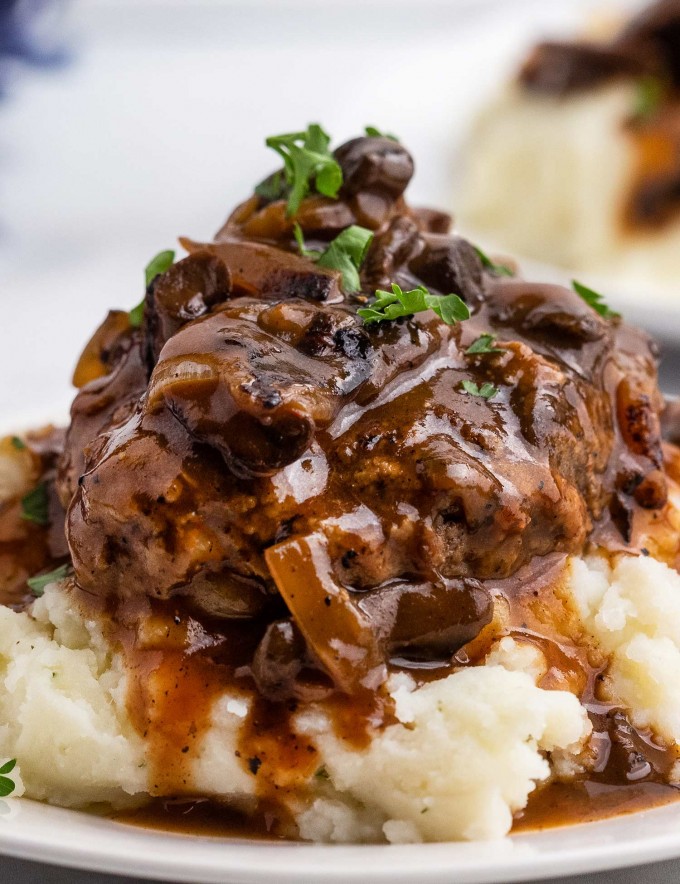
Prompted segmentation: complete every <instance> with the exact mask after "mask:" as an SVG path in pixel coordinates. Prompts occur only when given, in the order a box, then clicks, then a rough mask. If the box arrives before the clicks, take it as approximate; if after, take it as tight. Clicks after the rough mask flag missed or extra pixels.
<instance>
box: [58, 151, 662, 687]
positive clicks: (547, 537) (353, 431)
mask: <svg viewBox="0 0 680 884" xmlns="http://www.w3.org/2000/svg"><path fill="white" fill-rule="evenodd" d="M387 141H388V139H384V138H363V139H355V140H354V141H353V142H350V143H349V145H346V146H345V147H343V148H340V149H339V150H338V151H337V152H336V157H337V160H338V161H339V163H340V166H341V167H342V170H343V173H344V184H343V188H342V189H341V190H340V193H339V195H338V199H332V198H329V197H321V196H318V195H315V196H308V197H307V198H306V199H304V200H303V201H302V203H301V205H300V208H299V210H298V212H297V215H296V220H297V222H298V223H299V225H300V230H301V231H302V233H303V234H304V236H305V239H306V244H305V247H304V248H303V250H302V252H303V253H302V254H300V253H299V251H300V250H299V244H296V239H295V238H294V236H293V219H291V218H289V217H288V215H287V214H286V204H285V201H284V199H272V198H271V197H270V196H267V195H265V196H262V195H260V196H257V195H256V196H254V197H252V198H251V199H250V200H248V201H247V202H246V203H244V204H243V205H242V206H241V207H239V209H237V210H236V212H235V213H234V214H233V215H232V218H231V219H230V221H229V222H228V223H227V225H225V227H224V228H223V229H222V230H221V231H220V233H219V234H218V238H217V240H216V242H215V243H212V244H203V245H200V246H199V245H197V244H194V243H190V242H186V243H185V244H186V245H187V247H188V249H189V251H190V255H189V257H187V258H185V259H184V260H182V261H180V262H179V263H178V264H176V265H174V266H173V267H172V268H170V270H168V271H167V272H166V273H165V274H163V275H160V276H158V277H157V278H156V279H155V280H154V281H152V283H151V285H150V286H149V289H148V291H147V296H146V306H145V313H144V319H143V321H142V323H141V326H140V327H139V328H133V327H132V326H125V324H124V323H123V326H122V328H121V324H120V323H119V322H118V323H117V324H116V323H113V324H114V325H115V333H114V334H113V341H111V340H110V339H111V337H112V335H108V336H107V335H105V334H102V333H99V337H98V338H95V343H94V344H93V345H91V347H90V350H89V357H90V362H91V363H92V364H94V365H95V367H96V370H95V371H94V372H93V379H92V380H89V382H88V383H86V384H85V386H83V388H82V389H81V391H80V393H79V395H78V397H77V398H76V400H75V403H74V407H73V415H72V416H73V421H72V425H71V429H70V431H69V436H68V439H67V444H66V450H65V453H64V456H63V459H62V470H61V494H62V498H63V499H64V500H67V501H70V508H69V513H68V540H69V544H70V547H71V552H72V555H73V563H74V567H75V572H76V579H77V581H78V583H79V584H80V585H81V586H82V587H83V588H84V589H86V590H88V591H90V592H93V593H98V594H105V595H107V596H109V597H112V598H118V599H120V598H123V599H125V598H129V597H130V596H132V595H137V594H143V595H148V596H150V597H152V598H157V599H169V598H171V597H174V596H185V597H189V598H190V599H191V600H192V603H193V604H195V606H196V607H197V608H198V609H199V610H200V611H202V612H204V613H207V614H209V615H213V616H217V617H223V618H225V617H226V618H235V617H237V618H257V619H258V620H259V621H261V623H262V631H263V636H264V638H263V644H262V645H261V646H260V650H259V651H258V654H257V655H256V661H255V667H254V669H255V672H256V673H257V672H260V673H266V676H265V675H261V679H260V683H261V686H263V690H265V692H266V691H267V690H269V689H270V688H271V684H276V683H277V676H276V673H278V674H279V676H280V680H281V682H282V683H283V682H284V681H286V680H290V679H289V678H288V676H289V674H290V672H291V671H295V672H297V671H298V669H299V668H300V666H299V665H298V667H297V669H296V667H295V665H294V664H293V662H291V661H293V660H294V659H297V660H298V662H299V660H300V659H301V654H303V653H304V655H308V656H309V660H310V661H311V664H310V665H316V666H320V667H321V668H322V669H323V670H324V671H325V672H326V673H327V674H329V675H331V676H332V678H333V680H334V681H335V684H336V685H337V686H339V687H341V688H343V689H346V690H353V689H355V688H356V687H357V685H363V686H364V687H372V686H375V685H377V684H378V683H380V681H381V680H382V679H383V678H384V675H385V661H386V659H388V658H389V657H390V655H394V654H399V655H400V656H401V657H407V658H409V657H410V658H413V659H421V658H428V659H432V658H439V657H447V656H448V657H450V655H451V654H452V653H454V652H455V651H456V650H457V649H458V648H460V647H461V646H462V645H463V644H465V643H466V642H468V641H470V640H471V639H473V638H474V637H475V636H476V635H477V634H478V633H479V631H480V630H481V629H482V627H483V626H484V625H485V624H486V623H488V622H489V620H490V619H491V616H492V601H491V594H490V590H489V589H488V587H487V585H486V584H485V581H487V582H488V581H489V580H498V579H500V578H506V577H508V576H510V575H512V574H514V573H515V572H516V571H517V570H518V569H519V568H520V567H522V566H523V565H526V564H527V563H529V562H530V561H532V560H533V559H535V558H536V557H539V556H546V555H548V554H550V553H554V552H564V553H567V552H573V553H576V552H580V551H582V550H583V549H584V548H585V547H586V545H587V543H588V542H589V541H590V540H591V539H592V538H594V537H597V538H598V539H602V538H606V539H607V541H608V542H611V543H614V544H615V545H618V546H626V545H628V546H632V545H634V542H635V537H634V531H633V528H634V521H635V514H636V512H638V511H639V510H640V508H641V507H642V508H648V509H654V508H661V507H662V506H663V505H664V503H665V500H666V487H665V479H664V477H663V474H662V472H661V471H660V469H661V466H662V456H661V447H660V438H659V421H658V413H659V410H660V406H661V401H660V395H659V393H658V390H657V387H656V360H655V353H654V351H653V349H652V347H651V345H650V342H649V341H648V339H647V338H646V337H645V336H644V335H643V334H642V333H639V332H636V331H633V330H632V329H629V328H627V327H626V326H625V325H624V324H623V323H622V322H621V320H620V319H619V318H617V317H615V316H611V315H607V314H606V312H605V311H602V310H599V311H598V310H596V309H593V307H591V306H589V304H588V303H586V301H584V300H583V299H582V298H581V297H579V295H578V294H577V293H575V292H573V291H571V290H568V289H565V288H562V287H559V286H541V285H536V284H533V283H527V282H524V281H522V280H520V279H517V278H509V277H508V275H507V274H508V272H509V271H507V269H506V268H498V267H496V266H495V265H493V264H492V263H491V262H490V261H489V260H488V259H487V258H486V257H485V256H483V255H480V253H478V252H477V251H476V250H475V249H474V247H472V246H471V245H470V244H469V243H468V242H466V241H465V240H463V239H461V238H460V237H458V236H454V235H448V234H444V233H442V230H443V228H444V227H445V226H446V222H445V218H444V216H442V215H441V214H440V213H435V212H427V211H423V210H412V209H410V208H409V207H407V206H406V204H405V203H404V201H403V197H402V191H403V189H404V187H405V186H406V183H407V180H408V178H409V177H410V174H411V172H412V160H411V159H410V157H409V156H408V154H407V153H406V151H405V150H404V148H403V147H401V146H400V145H398V144H396V143H395V142H393V141H389V143H388V144H386V142H387ZM350 225H362V226H363V227H364V228H366V229H367V230H371V231H375V237H374V238H373V241H372V243H371V245H370V248H369V250H368V254H367V255H366V256H365V260H364V261H363V264H362V270H361V290H360V291H357V292H349V291H347V289H348V286H347V283H346V278H345V277H344V276H343V275H342V274H341V273H340V272H339V271H338V270H337V269H333V268H329V267H328V266H323V264H324V262H323V261H321V262H320V264H321V266H319V265H317V263H316V260H318V252H319V251H321V250H323V249H325V248H326V247H327V246H328V243H329V241H331V240H333V239H334V237H336V236H337V235H338V233H339V232H341V231H342V230H344V229H346V228H347V227H349V226H350ZM298 237H299V233H298ZM312 249H315V250H317V253H316V255H312V256H310V257H307V256H306V255H307V254H308V250H312ZM391 283H395V284H398V285H400V286H402V287H403V289H405V290H406V289H413V288H414V287H416V286H418V285H421V284H425V285H426V286H427V287H428V289H429V292H430V294H432V295H437V294H439V295H447V294H449V293H452V292H455V293H457V294H459V295H460V296H461V297H462V298H463V300H464V301H465V302H466V303H467V305H468V307H469V309H470V312H471V317H470V318H469V319H468V320H466V321H464V322H460V323H456V324H451V325H449V324H446V323H445V322H443V321H441V320H440V319H439V318H438V317H437V316H435V315H434V314H433V313H432V312H426V313H418V314H416V315H412V316H403V317H401V318H397V319H395V320H393V321H385V322H380V323H374V324H366V323H365V322H364V320H363V319H362V318H361V316H360V315H358V314H357V310H358V309H360V308H362V307H363V306H365V304H366V302H367V300H368V298H369V297H370V296H371V295H372V294H373V292H374V290H375V288H376V286H380V285H382V286H387V285H388V284H391ZM602 313H605V315H601V314H602ZM111 322H112V321H111V320H110V319H109V325H111ZM484 336H488V337H484ZM102 340H104V341H106V347H103V346H102V345H101V341H102ZM97 341H99V342H100V343H97ZM480 341H481V343H480ZM93 347H94V350H95V351H97V352H95V353H94V355H93V353H92V349H93ZM97 354H98V356H97ZM303 639H304V641H303ZM305 642H306V644H305ZM272 648H274V650H273V651H272V650H271V649H272ZM300 648H304V652H302V651H300ZM268 649H269V650H268ZM270 651H271V653H273V654H274V655H275V657H276V660H277V661H278V663H277V665H276V666H274V675H272V667H271V666H270V665H269V663H270V662H271V660H270V657H268V653H269V652H270ZM286 673H288V675H287V674H286Z"/></svg>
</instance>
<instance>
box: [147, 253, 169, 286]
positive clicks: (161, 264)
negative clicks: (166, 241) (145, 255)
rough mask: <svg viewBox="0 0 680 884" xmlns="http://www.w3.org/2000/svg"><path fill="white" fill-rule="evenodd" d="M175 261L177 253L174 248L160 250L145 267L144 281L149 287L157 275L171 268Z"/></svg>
mask: <svg viewBox="0 0 680 884" xmlns="http://www.w3.org/2000/svg"><path fill="white" fill-rule="evenodd" d="M174 262H175V253H174V252H173V251H172V249H166V250H165V251H164V252H159V253H158V254H157V255H156V256H155V257H154V258H152V259H151V260H150V261H149V263H148V264H147V265H146V267H145V268H144V283H145V285H146V287H147V288H149V286H150V285H151V283H152V282H153V281H154V279H155V278H156V277H157V276H160V274H161V273H165V272H166V270H169V269H170V268H171V267H172V265H173V264H174Z"/></svg>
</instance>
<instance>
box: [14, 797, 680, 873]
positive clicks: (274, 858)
mask: <svg viewBox="0 0 680 884" xmlns="http://www.w3.org/2000/svg"><path fill="white" fill-rule="evenodd" d="M5 805H6V807H5V808H4V810H5V813H4V814H3V813H2V810H3V808H2V807H0V851H2V852H4V853H7V854H10V855H12V856H17V857H23V858H26V859H32V860H43V861H45V862H51V863H57V864H61V865H68V866H73V867H77V868H83V869H92V870H95V871H100V872H116V873H120V874H129V875H142V876H145V877H149V878H157V879H160V880H172V881H192V882H201V884H202V882H210V884H213V882H215V884H217V882H220V884H227V882H229V884H232V882H238V884H271V882H276V884H307V882H309V884H317V882H323V884H349V882H352V884H359V882H362V884H368V882H370V884H382V882H385V884H388V882H389V884H450V882H453V881H455V882H456V884H487V882H510V881H528V880H533V879H536V878H541V877H551V876H553V875H556V874H558V875H560V876H562V875H568V874H578V873H583V872H594V871H599V870H601V869H613V868H620V867H623V866H632V865H639V864H641V863H645V862H651V861H653V860H662V859H669V858H672V857H676V856H680V804H679V805H671V806H669V807H665V808H659V809H657V810H651V811H646V812H644V813H638V814H634V815H632V816H629V817H620V818H619V819H616V820H612V821H608V822H601V823H589V824H587V825H583V826H571V827H570V828H568V829H567V828H565V829H555V830H553V831H550V832H545V833H537V834H531V835H521V836H517V837H513V838H508V839H506V840H504V841H496V842H493V843H491V844H489V843H477V844H415V845H408V846H406V845H404V846H397V845H393V846H370V845H363V846H344V845H329V846H325V845H310V844H285V843H269V842H264V841H250V842H249V841H246V840H226V839H225V840H222V839H215V838H206V837H187V836H180V835H168V834H163V833H160V832H155V831H149V830H144V829H138V828H135V827H130V826H123V825H121V824H114V823H111V822H109V821H107V820H104V819H100V818H98V817H94V816H87V815H86V814H82V813H77V812H75V811H69V810H62V809H60V808H55V807H47V806H45V805H41V804H38V803H36V802H33V801H26V800H22V799H18V800H15V801H11V800H10V801H7V802H5ZM8 808H9V811H8V810H7V809H8Z"/></svg>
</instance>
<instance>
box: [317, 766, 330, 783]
mask: <svg viewBox="0 0 680 884" xmlns="http://www.w3.org/2000/svg"><path fill="white" fill-rule="evenodd" d="M314 776H315V777H316V778H317V779H319V780H330V778H331V777H330V774H329V773H328V771H327V770H326V766H325V765H323V766H322V767H320V768H319V769H318V770H317V772H316V773H315V774H314Z"/></svg>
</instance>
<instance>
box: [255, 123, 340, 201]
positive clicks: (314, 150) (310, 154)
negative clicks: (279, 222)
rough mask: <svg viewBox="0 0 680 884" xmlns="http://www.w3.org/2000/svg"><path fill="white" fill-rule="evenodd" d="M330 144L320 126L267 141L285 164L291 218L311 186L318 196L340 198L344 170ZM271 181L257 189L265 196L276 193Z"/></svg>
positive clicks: (314, 125)
mask: <svg viewBox="0 0 680 884" xmlns="http://www.w3.org/2000/svg"><path fill="white" fill-rule="evenodd" d="M330 142H331V139H330V136H329V135H328V134H327V133H326V132H324V130H323V129H322V128H321V126H319V125H318V124H317V123H312V124H310V125H309V126H308V127H307V130H306V131H305V132H290V133H288V134H285V135H271V136H270V137H269V138H267V140H266V142H265V143H266V145H267V147H271V148H272V150H275V151H276V153H278V155H279V156H280V157H281V159H282V160H283V174H284V176H285V182H286V185H287V190H288V211H287V214H288V215H289V216H290V215H295V214H296V213H297V210H298V209H299V208H300V203H301V202H302V200H303V199H304V198H305V197H306V196H307V194H308V193H309V191H310V188H311V186H312V184H313V185H314V188H315V190H316V191H317V193H320V194H322V195H323V196H330V197H336V196H337V195H338V191H339V190H340V187H341V186H342V169H341V168H340V165H339V163H338V161H337V160H336V159H335V157H334V156H333V154H332V153H331V152H330V150H329V145H330ZM272 177H273V176H271V175H270V176H269V178H267V179H265V181H263V182H262V184H261V185H258V187H260V188H264V189H265V192H266V193H269V192H273V191H274V187H275V186H276V182H274V184H272V183H271V179H272ZM279 186H280V182H279ZM259 193H260V196H263V195H264V194H263V193H262V192H261V190H260V191H259Z"/></svg>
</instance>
